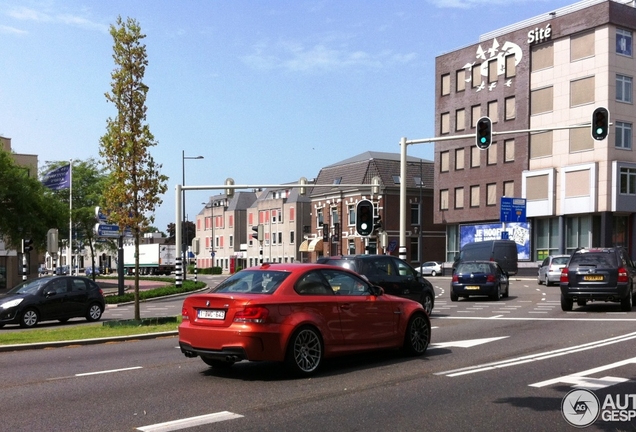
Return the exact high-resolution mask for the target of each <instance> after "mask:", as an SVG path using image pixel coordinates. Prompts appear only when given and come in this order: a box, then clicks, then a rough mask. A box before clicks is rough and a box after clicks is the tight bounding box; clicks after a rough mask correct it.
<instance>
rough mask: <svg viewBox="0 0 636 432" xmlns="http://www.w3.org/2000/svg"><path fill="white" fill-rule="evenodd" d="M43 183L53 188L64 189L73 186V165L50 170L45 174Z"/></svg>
mask: <svg viewBox="0 0 636 432" xmlns="http://www.w3.org/2000/svg"><path fill="white" fill-rule="evenodd" d="M42 184H43V185H44V186H46V187H47V188H49V189H52V190H62V189H68V188H70V187H71V165H70V164H69V165H64V166H61V167H59V168H56V169H54V170H51V171H49V172H48V173H46V174H45V175H44V178H43V179H42Z"/></svg>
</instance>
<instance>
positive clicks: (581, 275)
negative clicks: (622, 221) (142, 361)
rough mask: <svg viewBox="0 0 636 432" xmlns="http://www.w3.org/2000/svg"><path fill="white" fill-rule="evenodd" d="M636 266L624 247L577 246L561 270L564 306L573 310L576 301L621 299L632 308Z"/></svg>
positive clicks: (616, 300) (623, 308)
mask: <svg viewBox="0 0 636 432" xmlns="http://www.w3.org/2000/svg"><path fill="white" fill-rule="evenodd" d="M635 278H636V269H635V268H634V264H633V262H632V260H631V258H630V257H629V254H628V253H627V250H626V249H625V248H622V247H612V248H592V249H577V250H576V251H575V252H574V253H573V254H572V256H571V257H570V259H569V261H568V263H567V265H566V266H565V267H564V268H563V270H561V280H560V286H561V309H563V310H564V311H571V310H572V305H573V302H574V301H576V304H577V305H579V306H585V304H586V303H587V302H588V301H594V300H597V301H600V300H602V301H606V302H607V301H611V302H620V304H621V309H622V310H623V311H625V312H629V311H631V310H632V304H633V301H634V299H633V298H634V279H635Z"/></svg>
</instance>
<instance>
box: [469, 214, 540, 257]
mask: <svg viewBox="0 0 636 432" xmlns="http://www.w3.org/2000/svg"><path fill="white" fill-rule="evenodd" d="M502 231H503V228H502V226H501V224H500V223H492V224H479V225H462V226H460V227H459V247H460V248H462V247H463V246H464V245H465V244H466V243H473V242H480V241H486V240H501V239H502V238H503V237H502V235H501V232H502ZM506 231H507V232H508V238H509V239H510V240H514V242H515V243H517V259H519V260H529V259H530V226H529V224H528V223H527V222H508V223H506Z"/></svg>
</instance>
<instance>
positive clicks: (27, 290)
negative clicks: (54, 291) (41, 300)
mask: <svg viewBox="0 0 636 432" xmlns="http://www.w3.org/2000/svg"><path fill="white" fill-rule="evenodd" d="M48 281H49V279H33V280H30V281H26V282H22V283H21V284H20V285H17V286H15V287H14V288H12V289H11V290H10V291H9V292H8V294H35V293H36V292H37V290H38V289H40V287H41V286H42V285H44V284H45V283H47V282H48Z"/></svg>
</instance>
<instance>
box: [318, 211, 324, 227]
mask: <svg viewBox="0 0 636 432" xmlns="http://www.w3.org/2000/svg"><path fill="white" fill-rule="evenodd" d="M324 222H325V217H324V215H323V213H322V209H321V208H319V209H317V210H316V226H322V224H323V223H324Z"/></svg>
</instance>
